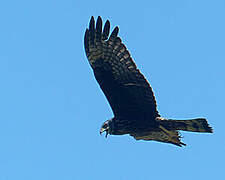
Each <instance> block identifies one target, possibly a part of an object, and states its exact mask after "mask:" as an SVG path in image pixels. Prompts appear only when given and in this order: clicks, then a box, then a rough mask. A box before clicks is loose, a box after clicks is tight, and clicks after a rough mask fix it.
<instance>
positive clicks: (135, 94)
mask: <svg viewBox="0 0 225 180" xmlns="http://www.w3.org/2000/svg"><path fill="white" fill-rule="evenodd" d="M109 31H110V22H109V21H108V20H107V21H106V23H105V25H104V28H103V31H102V19H101V17H98V19H97V23H96V26H95V20H94V18H93V17H92V18H91V21H90V24H89V29H86V32H85V38H84V46H85V52H86V55H87V58H88V60H89V63H90V65H91V67H92V69H93V71H94V75H95V78H96V80H97V82H98V83H99V85H100V87H101V89H102V91H103V92H104V94H105V96H106V98H107V100H108V102H109V104H110V106H111V108H112V110H113V113H114V115H115V117H123V118H126V119H129V120H131V121H132V120H137V118H138V119H140V117H142V118H144V119H148V120H152V121H153V120H155V117H158V116H160V115H159V113H158V111H157V109H156V101H155V97H154V94H153V91H152V88H151V87H150V85H149V83H148V82H147V80H146V79H145V77H144V76H143V75H142V74H141V72H140V71H139V70H138V69H137V67H136V65H135V63H134V61H133V60H132V58H131V56H130V53H129V52H128V50H127V49H126V47H125V45H124V44H123V43H122V42H121V39H120V38H119V37H118V36H117V35H118V32H119V28H118V27H115V28H114V30H113V31H112V33H111V35H110V36H109Z"/></svg>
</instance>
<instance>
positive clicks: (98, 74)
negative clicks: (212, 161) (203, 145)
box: [84, 17, 212, 146]
mask: <svg viewBox="0 0 225 180" xmlns="http://www.w3.org/2000/svg"><path fill="white" fill-rule="evenodd" d="M109 32H110V22H109V21H108V20H107V21H106V23H105V25H104V28H103V29H102V19H101V17H98V19H97V22H96V24H95V20H94V17H91V20H90V24H89V28H88V29H86V32H85V37H84V46H85V52H86V55H87V58H88V61H89V63H90V65H91V67H92V69H93V72H94V76H95V78H96V80H97V82H98V84H99V85H100V87H101V89H102V91H103V92H104V94H105V96H106V98H107V100H108V102H109V104H110V106H111V108H112V111H113V114H114V117H113V118H112V119H109V120H107V121H105V122H104V123H103V125H102V126H101V129H100V134H101V133H103V132H106V137H107V135H108V134H111V135H123V134H130V135H131V136H133V137H134V138H135V139H136V140H141V139H142V140H155V141H160V142H165V143H171V144H175V145H177V146H182V145H185V144H184V143H183V142H181V140H180V139H181V136H180V135H179V130H183V131H192V132H206V133H212V128H211V127H209V125H208V123H207V121H206V119H204V118H197V119H189V120H172V119H166V118H162V117H161V116H160V114H159V112H158V111H157V108H156V101H155V97H154V94H153V91H152V88H151V86H150V84H149V83H148V81H147V80H146V79H145V77H144V76H143V74H142V73H141V72H140V70H139V69H138V68H137V66H136V65H135V63H134V61H133V59H132V58H131V56H130V53H129V52H128V50H127V48H126V47H125V45H124V44H123V43H122V41H121V39H120V38H119V37H118V32H119V28H118V27H115V28H114V30H113V31H112V33H111V34H110V36H109Z"/></svg>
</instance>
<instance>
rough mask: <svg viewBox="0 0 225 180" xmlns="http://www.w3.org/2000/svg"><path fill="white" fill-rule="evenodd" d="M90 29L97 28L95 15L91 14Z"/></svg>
mask: <svg viewBox="0 0 225 180" xmlns="http://www.w3.org/2000/svg"><path fill="white" fill-rule="evenodd" d="M89 29H90V31H92V30H94V29H95V19H94V16H91V20H90V24H89Z"/></svg>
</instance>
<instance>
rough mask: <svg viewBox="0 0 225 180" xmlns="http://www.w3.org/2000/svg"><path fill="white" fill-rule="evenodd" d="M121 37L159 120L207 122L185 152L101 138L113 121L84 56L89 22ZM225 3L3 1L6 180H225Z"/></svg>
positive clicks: (0, 122)
mask: <svg viewBox="0 0 225 180" xmlns="http://www.w3.org/2000/svg"><path fill="white" fill-rule="evenodd" d="M92 15H93V16H95V18H96V17H97V16H98V15H101V16H102V18H103V20H104V21H105V20H106V19H109V20H110V21H111V24H112V26H115V25H118V26H119V27H120V33H119V35H120V36H121V38H122V39H123V42H124V43H125V44H126V46H127V48H128V49H129V51H130V53H131V55H132V57H133V59H134V60H135V62H136V63H137V65H138V67H139V68H140V70H141V71H142V72H143V74H144V75H145V76H146V78H147V79H148V80H149V82H150V83H151V85H152V87H153V90H154V92H155V96H156V99H157V103H158V109H159V112H160V113H161V115H162V116H164V117H168V118H177V119H179V118H192V117H206V118H207V119H208V121H209V123H210V125H211V126H212V127H213V128H214V131H215V133H214V134H197V133H188V132H183V133H182V135H183V136H184V138H183V142H185V143H187V144H188V146H186V147H183V148H179V147H176V146H173V145H170V144H162V143H157V142H145V141H135V140H134V139H133V138H132V137H130V136H128V135H126V136H109V138H108V139H105V138H104V136H100V135H99V128H100V126H101V124H102V123H103V122H104V121H105V120H107V119H109V118H111V117H112V116H113V114H112V111H111V109H110V107H109V105H108V103H107V101H106V98H105V97H104V95H103V93H102V92H101V90H100V88H99V86H98V84H97V83H96V81H95V79H94V76H93V73H92V70H91V68H90V66H89V64H88V61H87V59H86V56H85V53H84V47H83V36H84V31H85V28H86V27H87V26H88V23H89V20H90V17H91V16H92ZM224 22H225V1H224V0H214V1H208V0H204V1H203V0H198V1H196V0H183V1H180V0H171V1H168V0H159V1H147V0H146V1H121V0H114V1H105V0H99V1H91V0H90V1H85V0H83V1H76V0H64V1H59V0H38V1H29V0H20V1H16V0H8V1H1V2H0V84H1V86H0V87H1V88H0V180H51V179H54V180H64V179H65V180H80V179H84V180H95V179H98V180H100V179H107V180H114V179H118V180H137V179H140V180H147V179H159V180H161V179H173V180H178V179H179V180H180V179H182V180H190V179H204V180H209V179H221V177H224V167H225V156H224V152H225V140H224V139H225V135H224V132H225V118H224V114H223V113H224V111H225V109H224V101H225V95H224V92H225V70H224V68H225V23H224Z"/></svg>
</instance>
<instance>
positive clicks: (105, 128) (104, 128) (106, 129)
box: [100, 120, 110, 138]
mask: <svg viewBox="0 0 225 180" xmlns="http://www.w3.org/2000/svg"><path fill="white" fill-rule="evenodd" d="M109 123H110V120H107V121H105V122H104V123H103V125H102V126H101V129H100V134H102V133H103V132H106V134H105V137H106V138H107V136H108V134H109Z"/></svg>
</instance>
